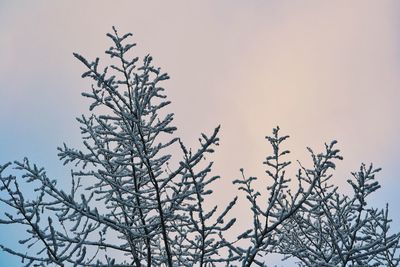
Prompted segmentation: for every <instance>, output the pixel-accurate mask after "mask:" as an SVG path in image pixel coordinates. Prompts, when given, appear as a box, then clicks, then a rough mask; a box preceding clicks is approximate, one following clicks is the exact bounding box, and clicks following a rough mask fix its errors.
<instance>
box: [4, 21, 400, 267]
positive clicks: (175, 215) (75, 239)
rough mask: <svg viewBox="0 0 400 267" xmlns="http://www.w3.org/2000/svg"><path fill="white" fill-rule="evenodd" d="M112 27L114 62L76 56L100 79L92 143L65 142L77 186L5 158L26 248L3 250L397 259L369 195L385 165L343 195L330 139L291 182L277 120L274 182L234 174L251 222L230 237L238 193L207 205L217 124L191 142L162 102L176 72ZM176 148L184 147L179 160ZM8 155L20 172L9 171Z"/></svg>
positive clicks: (116, 261)
mask: <svg viewBox="0 0 400 267" xmlns="http://www.w3.org/2000/svg"><path fill="white" fill-rule="evenodd" d="M107 36H108V37H109V38H110V39H111V41H112V46H111V47H110V48H109V49H108V50H106V54H108V55H109V56H110V57H111V59H112V60H113V62H114V63H113V64H111V65H110V66H108V67H105V68H103V69H101V67H100V61H99V59H98V58H97V59H95V60H94V61H90V60H87V59H86V58H84V57H83V56H81V55H79V54H76V53H75V54H74V56H75V57H76V58H77V59H78V60H79V61H80V62H82V63H83V65H84V66H85V67H86V69H87V70H86V71H85V72H84V74H83V75H82V77H83V78H89V79H91V80H92V81H93V84H92V87H91V90H90V91H89V92H85V93H83V94H82V95H83V96H85V97H87V98H89V99H90V101H91V105H90V111H91V115H90V116H84V115H82V116H81V117H79V118H77V121H78V122H79V124H80V129H81V133H82V145H83V146H82V147H83V149H82V150H80V149H74V148H70V147H69V146H67V145H66V144H64V145H63V146H62V147H61V148H59V154H58V156H59V158H60V160H62V161H63V162H64V164H73V170H72V171H71V180H72V182H71V188H70V189H69V190H64V189H62V188H60V186H58V185H57V183H56V180H54V179H50V178H49V177H48V176H47V174H46V172H45V171H44V169H43V168H39V167H37V166H36V165H34V164H31V163H30V162H29V160H28V159H24V160H23V161H22V162H15V163H14V164H11V163H7V164H5V165H2V166H0V181H1V184H0V189H1V191H0V192H1V193H2V194H1V195H0V201H1V202H2V203H3V205H5V206H8V209H9V210H12V212H4V214H3V215H4V216H3V217H2V218H0V224H17V225H20V226H22V227H24V228H25V229H26V233H27V238H26V239H23V240H20V242H19V243H20V244H21V245H22V246H26V248H27V250H26V252H20V251H17V250H15V249H11V248H10V247H6V246H4V245H0V246H1V248H2V249H3V250H4V251H6V252H8V253H10V254H12V255H15V256H17V257H20V258H21V259H22V262H23V264H24V266H98V267H100V266H109V267H112V266H113V267H116V266H136V267H138V266H169V267H171V266H220V265H221V266H237V265H242V266H251V265H257V266H266V264H267V263H266V262H265V255H267V254H269V253H281V254H283V255H286V256H287V257H295V258H297V259H299V260H300V263H299V264H300V265H302V266H303V265H304V266H367V265H368V266H370V265H374V266H375V265H376V266H378V265H385V266H397V265H398V263H399V258H398V253H397V252H396V248H397V247H398V246H399V235H398V234H391V233H390V231H389V224H390V220H389V218H388V210H387V208H386V210H382V211H380V210H376V209H371V208H368V207H367V204H366V197H367V196H368V195H369V194H370V193H372V192H373V191H375V190H376V189H378V188H379V185H378V183H377V182H376V181H375V180H374V175H375V173H376V172H377V170H375V169H373V168H372V166H371V167H370V168H367V167H365V166H364V165H362V167H361V169H360V172H358V173H355V174H353V175H354V178H353V179H352V180H350V181H349V183H350V184H351V186H352V187H353V189H354V196H353V197H348V196H341V195H339V193H337V188H336V187H333V186H332V185H331V184H330V183H329V181H330V179H331V176H332V175H331V171H332V170H333V169H334V168H335V161H337V160H341V159H342V158H341V156H340V154H339V150H337V149H336V148H335V143H336V142H332V143H330V144H329V145H326V149H325V151H324V152H323V153H321V154H317V155H316V154H314V152H313V151H312V150H310V152H311V157H312V159H313V166H312V167H310V168H305V167H303V166H302V165H301V164H300V165H299V166H300V167H299V169H298V172H297V175H296V176H295V180H296V181H297V187H296V189H295V190H293V188H292V185H291V179H290V177H289V175H287V174H286V170H287V168H288V166H289V165H290V164H291V162H290V161H287V160H286V159H285V158H286V157H287V155H288V154H289V151H288V150H285V149H283V148H282V143H284V141H285V140H286V139H287V138H288V136H281V135H280V132H279V128H278V127H277V128H275V129H274V130H273V133H272V136H268V137H267V141H268V142H269V143H270V145H271V147H272V151H273V152H272V154H271V155H270V156H268V157H267V158H266V161H265V162H264V164H265V165H266V174H267V178H268V180H267V181H266V182H265V183H264V182H263V183H264V184H265V185H266V186H265V187H266V188H264V189H263V190H258V189H256V188H255V186H254V182H255V181H256V180H257V178H256V177H249V178H246V176H245V175H244V171H243V170H241V173H242V179H238V180H236V181H234V183H235V184H237V185H238V187H239V190H240V191H243V192H244V195H245V196H246V198H247V200H248V201H249V203H250V213H251V214H252V218H249V220H248V221H252V224H251V225H250V226H249V228H248V229H246V230H244V231H243V233H241V234H240V235H239V236H238V237H237V238H228V236H231V237H232V236H233V235H232V234H229V233H228V232H230V229H231V227H232V226H233V225H234V224H235V222H236V219H235V218H232V216H230V215H229V212H230V211H231V210H232V209H233V208H235V204H236V202H237V199H238V198H237V197H234V198H233V199H232V201H231V202H230V203H227V204H226V205H225V206H224V207H223V208H218V207H217V206H216V205H215V206H213V207H211V208H208V207H209V206H210V205H206V203H205V201H206V200H207V199H210V198H212V196H210V195H211V194H212V193H213V191H212V184H213V183H214V182H215V181H216V180H218V179H220V177H219V176H215V175H213V174H212V165H213V162H210V161H208V160H207V159H206V155H207V154H210V153H213V152H214V149H215V146H218V144H219V137H218V132H219V127H217V128H215V129H214V130H213V131H212V132H211V134H209V135H206V134H201V137H200V138H199V147H198V148H197V149H190V148H187V147H186V146H185V144H184V143H183V141H182V140H181V139H180V138H177V137H175V131H176V128H175V127H174V126H173V125H172V121H173V116H174V115H173V114H169V113H167V112H166V111H165V107H166V106H168V105H169V104H170V102H169V101H167V100H166V95H165V94H164V88H163V87H161V85H160V83H161V82H162V81H164V80H167V79H168V78H169V77H168V75H167V74H166V73H163V72H162V71H161V70H160V69H159V68H156V67H154V66H153V65H152V58H151V57H150V56H146V57H145V58H144V59H143V60H142V61H141V60H139V58H137V57H132V56H130V53H131V50H132V48H133V47H134V46H135V44H133V43H129V42H127V41H128V39H129V37H130V36H131V34H125V35H122V36H121V35H119V34H118V32H117V31H116V30H115V29H114V28H113V32H112V33H109V34H107ZM174 148H175V151H177V150H176V148H178V149H179V150H178V151H180V153H178V154H179V155H178V156H175V157H174V158H172V155H171V153H172V152H171V151H174V150H173V149H174ZM174 162H177V163H178V164H174ZM11 165H13V166H14V169H16V170H17V171H21V172H23V175H20V176H18V175H11V174H10V175H6V174H5V173H6V169H9V167H10V166H11ZM174 165H176V166H174ZM291 188H292V189H291ZM24 189H30V190H31V192H30V194H29V196H30V197H29V198H28V197H27V196H26V194H25V193H24Z"/></svg>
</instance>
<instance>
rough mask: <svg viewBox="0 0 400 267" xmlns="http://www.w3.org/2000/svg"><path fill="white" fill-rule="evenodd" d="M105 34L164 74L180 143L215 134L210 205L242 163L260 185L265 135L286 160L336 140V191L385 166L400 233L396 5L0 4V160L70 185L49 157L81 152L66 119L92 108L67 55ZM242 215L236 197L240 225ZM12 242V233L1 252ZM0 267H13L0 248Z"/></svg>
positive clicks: (98, 51)
mask: <svg viewBox="0 0 400 267" xmlns="http://www.w3.org/2000/svg"><path fill="white" fill-rule="evenodd" d="M112 26H116V27H117V28H118V29H119V31H120V32H132V33H133V35H134V40H135V42H136V43H137V48H136V52H137V55H138V56H144V55H146V54H148V53H150V54H151V55H152V56H153V58H154V63H155V64H157V65H158V66H160V67H161V68H162V69H163V70H164V71H165V72H167V73H168V74H169V75H170V76H171V79H170V80H169V81H167V82H166V83H165V84H164V87H165V88H166V89H167V94H168V97H169V99H170V100H171V101H172V104H171V105H170V106H169V109H170V111H172V112H174V113H175V114H176V116H175V125H176V126H177V127H178V132H177V134H178V135H179V136H181V137H182V139H183V140H184V141H185V142H186V143H187V144H188V146H192V147H195V146H196V145H197V137H198V136H199V135H200V133H201V132H208V133H210V132H211V131H212V129H213V128H214V127H216V126H217V125H219V124H221V129H222V130H221V135H220V137H221V145H220V146H219V148H218V150H217V151H216V153H215V155H214V156H213V159H214V160H215V168H214V172H215V173H218V174H220V175H221V176H222V177H223V179H222V180H221V182H219V184H217V185H216V188H217V190H216V196H214V197H215V198H216V200H218V201H221V202H224V201H227V200H229V199H231V198H232V197H233V196H234V195H235V194H236V192H235V191H234V188H233V187H232V186H231V182H232V180H234V179H236V178H238V177H239V176H240V173H239V169H240V168H241V167H243V168H244V169H245V171H246V173H247V174H248V175H257V176H260V177H262V176H263V171H264V166H263V165H262V162H263V160H264V158H265V156H266V155H267V153H268V152H270V150H269V147H268V145H267V143H266V140H265V138H264V137H265V136H266V135H268V134H270V132H271V129H272V128H273V127H275V126H277V125H279V126H280V127H281V129H282V132H283V133H287V134H289V135H290V136H291V139H290V140H289V141H288V148H289V149H290V150H291V151H292V159H293V160H295V159H300V160H302V161H304V162H306V163H307V162H308V161H307V160H309V159H308V157H307V156H308V154H307V151H306V147H307V146H309V147H312V148H315V150H317V151H318V150H320V149H322V147H323V144H324V142H329V141H330V140H333V139H336V140H338V142H339V144H338V147H339V148H340V149H341V151H342V155H343V156H344V160H343V161H342V162H340V163H339V164H338V166H337V170H336V172H335V177H334V181H335V183H336V184H337V185H338V186H339V187H340V189H341V190H342V191H343V192H348V190H349V187H348V186H347V185H346V180H347V179H348V178H349V177H350V172H351V171H355V170H357V169H358V167H359V166H360V164H361V163H362V162H365V163H367V164H369V163H370V162H373V163H374V164H375V165H376V166H377V167H382V168H383V170H382V172H381V173H380V175H379V176H378V180H379V182H380V183H381V185H382V188H381V189H380V190H379V191H378V192H376V193H375V195H374V196H372V197H371V200H370V203H371V205H373V206H375V207H384V205H385V203H389V208H390V214H391V217H392V218H393V220H394V223H393V229H394V230H397V231H400V206H399V205H397V201H398V188H399V187H400V177H399V173H400V172H399V170H400V161H399V157H398V151H400V142H399V139H398V137H399V136H400V121H399V118H398V116H399V114H400V105H399V101H400V89H399V88H400V87H399V86H400V75H399V74H400V31H399V26H400V2H399V1H351V2H350V1H261V0H260V1H256V0H251V1H228V0H224V1H218V2H217V1H183V0H182V1H175V0H174V1H168V2H167V1H146V3H145V1H118V2H113V3H112V4H111V2H110V1H93V0H92V1H85V2H82V1H80V2H78V1H40V0H39V1H11V0H0V99H1V105H0V125H1V128H0V129H1V131H0V164H3V163H5V162H8V161H12V160H16V159H19V160H20V159H22V158H23V157H25V156H28V157H29V158H30V159H31V160H32V161H35V162H37V163H38V164H39V165H42V166H45V167H46V169H47V171H48V174H49V175H52V177H55V178H57V179H58V180H59V181H60V183H61V184H63V183H65V184H68V182H67V181H69V178H68V174H69V168H68V167H63V166H62V164H61V163H60V162H59V161H58V159H57V156H56V154H57V151H56V148H57V146H60V145H62V143H63V142H66V143H68V144H70V145H72V146H77V147H79V145H80V136H79V128H78V125H77V123H76V122H75V119H74V118H75V117H77V116H79V115H80V114H81V113H87V112H88V109H87V105H88V102H87V101H86V100H85V99H83V98H82V97H81V96H80V93H81V92H82V91H85V90H87V89H88V88H89V86H90V84H89V83H88V81H85V80H83V79H81V78H80V75H81V73H82V72H83V71H84V69H83V67H82V66H81V64H79V62H77V61H76V60H75V59H74V58H73V56H72V52H79V53H80V54H82V55H84V56H86V57H88V58H95V57H97V56H102V54H103V52H104V50H105V49H107V48H108V47H109V45H110V42H109V41H108V40H107V38H106V37H105V34H106V33H107V32H109V31H111V27H112ZM103 55H104V54H103ZM226 187H228V188H231V189H230V190H222V189H224V188H226ZM1 207H2V206H0V208H1ZM240 209H246V202H245V199H243V198H242V200H241V204H240V205H239V209H238V210H237V211H236V213H237V214H236V215H237V216H238V217H239V219H240V221H241V224H242V225H245V224H246V222H247V221H246V220H247V219H246V218H240V216H241V210H240ZM20 235H21V233H19V232H17V231H16V230H15V229H13V228H7V231H4V230H2V231H0V242H1V243H3V244H10V245H11V244H12V243H14V242H16V239H17V238H16V237H18V236H20ZM0 266H9V267H13V266H20V263H18V262H16V261H15V259H14V258H13V257H10V256H9V255H6V254H4V253H2V252H0Z"/></svg>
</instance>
